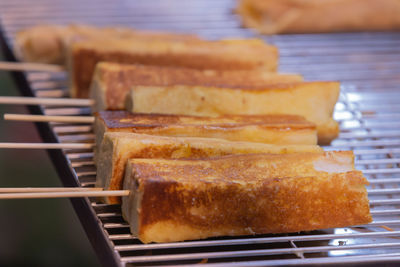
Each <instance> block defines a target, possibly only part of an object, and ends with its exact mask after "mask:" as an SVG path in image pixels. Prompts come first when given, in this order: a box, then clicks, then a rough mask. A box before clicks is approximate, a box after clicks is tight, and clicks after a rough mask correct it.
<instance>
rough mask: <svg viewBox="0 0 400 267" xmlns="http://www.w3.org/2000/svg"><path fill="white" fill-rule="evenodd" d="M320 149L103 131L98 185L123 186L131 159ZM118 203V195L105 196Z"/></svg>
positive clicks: (98, 163)
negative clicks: (126, 167)
mask: <svg viewBox="0 0 400 267" xmlns="http://www.w3.org/2000/svg"><path fill="white" fill-rule="evenodd" d="M316 151H322V149H321V148H320V147H318V146H311V145H310V146H307V145H285V146H278V145H269V144H261V143H250V142H232V141H226V140H221V139H214V138H196V137H165V136H153V135H145V134H135V133H106V134H105V135H104V139H103V143H102V145H101V147H100V149H98V150H97V152H98V155H96V160H97V179H96V183H97V186H99V187H103V188H105V189H110V190H118V189H121V188H122V182H123V176H124V172H125V165H126V162H127V161H128V160H129V159H134V158H204V157H212V156H221V155H230V154H249V153H278V154H282V153H295V152H316ZM108 200H109V202H110V203H118V202H119V198H118V197H113V198H109V199H108Z"/></svg>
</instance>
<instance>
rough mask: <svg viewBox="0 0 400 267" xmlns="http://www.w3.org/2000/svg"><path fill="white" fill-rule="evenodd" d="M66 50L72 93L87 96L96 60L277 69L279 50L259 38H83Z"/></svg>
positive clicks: (194, 67) (176, 65)
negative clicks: (216, 39)
mask: <svg viewBox="0 0 400 267" xmlns="http://www.w3.org/2000/svg"><path fill="white" fill-rule="evenodd" d="M69 48H70V49H68V50H69V56H68V60H69V64H68V66H69V70H70V79H71V90H72V91H71V95H72V96H73V97H84V98H87V97H88V96H89V93H88V91H89V87H90V82H91V80H92V77H93V73H94V70H95V66H96V64H97V63H98V62H101V61H108V62H116V63H127V64H144V65H157V66H175V67H186V68H193V69H201V70H206V69H214V70H254V69H262V70H265V71H274V70H276V67H277V64H278V50H277V48H276V47H275V46H272V45H267V44H266V43H264V42H263V41H261V40H257V39H248V40H221V41H203V40H185V41H182V40H157V39H155V40H152V41H151V42H150V41H149V40H143V39H138V38H131V39H128V38H125V39H118V40H117V39H103V40H102V41H101V42H99V41H98V40H86V41H81V42H75V43H73V44H72V45H71V46H70V47H69Z"/></svg>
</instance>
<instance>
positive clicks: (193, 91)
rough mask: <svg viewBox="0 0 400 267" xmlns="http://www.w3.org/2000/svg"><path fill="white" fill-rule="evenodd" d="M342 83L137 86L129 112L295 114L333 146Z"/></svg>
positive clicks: (322, 140) (130, 97)
mask: <svg viewBox="0 0 400 267" xmlns="http://www.w3.org/2000/svg"><path fill="white" fill-rule="evenodd" d="M339 92H340V84H339V83H338V82H303V83H291V84H277V85H271V86H266V87H259V88H251V89H249V88H223V87H219V88H217V87H207V86H179V85H178V86H134V87H133V88H132V90H131V92H130V94H129V96H128V97H127V101H126V108H127V110H128V111H131V112H138V113H163V114H182V115H194V116H196V115H197V116H219V115H223V114H246V115H256V114H258V115H260V114H295V115H300V116H303V117H305V118H306V120H308V121H310V122H313V123H315V124H316V125H317V131H318V142H319V143H320V144H329V143H330V141H332V140H333V139H334V138H335V137H337V135H338V132H339V127H338V124H337V122H336V121H335V120H333V118H332V115H333V110H334V107H335V104H336V101H337V99H338V97H339Z"/></svg>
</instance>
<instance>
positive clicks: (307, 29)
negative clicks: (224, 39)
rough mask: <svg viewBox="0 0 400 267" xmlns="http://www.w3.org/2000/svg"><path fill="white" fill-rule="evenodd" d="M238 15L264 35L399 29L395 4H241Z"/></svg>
mask: <svg viewBox="0 0 400 267" xmlns="http://www.w3.org/2000/svg"><path fill="white" fill-rule="evenodd" d="M237 12H238V13H239V14H241V15H242V20H243V24H244V25H245V26H247V27H252V28H255V29H257V30H258V31H259V32H260V33H264V34H277V33H315V32H338V31H382V30H396V29H400V16H399V14H400V2H399V1H398V0H346V1H342V0H328V1H320V0H263V1H259V0H240V1H239V5H238V8H237ZM316 21H317V22H318V23H316Z"/></svg>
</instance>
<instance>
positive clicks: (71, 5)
mask: <svg viewBox="0 0 400 267" xmlns="http://www.w3.org/2000/svg"><path fill="white" fill-rule="evenodd" d="M233 6H234V1H231V0H220V1H211V0H206V1H196V0H188V1H176V0H175V1H172V0H169V1H167V0H164V1H163V0H157V1H145V0H141V1H123V0H119V1H112V2H109V1H105V0H102V1H95V0H79V1H78V0H72V1H63V0H56V1H51V0H37V1H35V4H34V5H33V6H32V2H31V1H29V0H13V1H10V0H9V1H6V0H4V1H1V2H0V16H1V23H2V26H3V28H4V35H5V38H6V40H7V42H8V44H9V45H12V42H13V39H12V37H13V36H14V34H15V33H16V31H18V30H19V29H21V28H24V27H27V26H30V25H32V24H37V23H43V22H45V23H58V24H65V23H90V24H96V25H117V24H118V25H128V26H133V27H137V28H142V29H162V30H169V31H180V32H190V33H196V34H199V35H201V36H203V37H205V38H210V39H213V38H221V37H250V36H254V34H253V33H252V32H251V30H248V29H243V28H240V27H239V26H240V22H239V18H237V16H236V15H234V14H233V13H232V8H233ZM263 38H265V39H266V40H267V41H269V42H271V43H274V44H276V45H278V47H279V48H280V54H281V65H280V70H281V71H283V72H299V73H302V74H303V75H304V76H305V77H306V79H308V80H339V81H341V82H342V85H343V86H342V93H341V97H340V102H339V103H338V104H337V106H336V111H335V118H336V119H337V120H338V121H340V125H341V134H340V137H339V138H338V139H337V140H335V141H334V142H333V144H332V146H330V147H327V148H326V149H352V150H354V151H355V154H356V165H357V168H358V169H360V170H363V172H364V173H365V175H366V176H367V178H368V179H369V181H370V186H369V189H368V190H369V198H370V204H371V210H372V214H373V217H374V221H373V223H371V224H369V225H362V226H358V227H348V228H338V229H327V230H321V231H313V232H307V233H299V234H290V235H265V236H254V237H253V236H247V237H240V238H215V239H209V240H202V241H191V242H180V243H168V244H146V245H144V244H141V243H140V241H138V240H137V239H136V238H135V237H133V236H132V235H131V234H130V233H129V229H128V225H127V224H126V222H124V221H123V219H122V217H121V211H120V207H119V206H115V205H105V204H101V203H96V202H95V201H94V200H87V199H86V200H85V201H86V202H87V203H88V204H90V205H87V206H85V205H84V204H85V203H78V204H76V203H75V204H76V205H75V208H76V209H77V211H79V210H80V212H81V214H93V216H95V218H97V220H98V221H94V223H93V224H92V225H90V227H89V226H88V225H86V231H87V232H88V235H89V237H91V240H92V243H93V245H94V246H95V248H96V250H97V252H98V254H99V256H100V257H102V253H105V254H107V255H108V256H109V257H108V261H107V263H108V264H113V265H116V266H124V265H158V264H167V265H173V264H195V263H199V262H202V263H207V264H208V265H210V266H220V265H229V266H242V265H246V266H263V265H271V266H280V265H292V264H303V265H312V264H325V263H331V264H338V263H347V264H350V263H351V264H353V263H378V262H386V263H390V262H399V261H400V252H399V251H400V187H399V185H400V105H399V104H400V91H399V90H400V33H391V32H387V33H342V34H318V35H312V34H307V35H282V36H269V37H263ZM26 78H27V79H28V81H29V85H30V87H31V88H32V90H33V92H34V94H35V95H37V96H46V97H60V96H66V95H67V91H66V86H67V82H66V75H65V74H60V75H50V74H48V73H26ZM42 111H43V112H44V113H46V114H49V115H82V114H90V110H88V109H78V108H70V107H63V108H59V107H58V108H51V107H44V108H43V110H42ZM50 127H51V129H52V131H53V133H55V137H56V138H57V139H58V140H59V141H60V142H65V143H73V142H93V138H94V136H93V133H92V126H91V125H81V124H79V125H73V124H60V123H51V124H50ZM63 153H64V154H63V155H62V156H63V157H65V158H66V160H67V161H66V163H65V164H67V165H68V166H67V167H71V168H70V171H71V172H72V173H73V174H74V176H71V177H73V179H75V180H74V182H75V184H79V185H81V186H93V184H94V181H95V174H96V170H95V167H94V166H93V159H92V157H93V153H92V151H89V150H65V151H63ZM67 169H68V168H67ZM63 170H64V171H65V166H64V169H63ZM64 176H65V174H64ZM61 178H63V176H62V177H61ZM64 183H65V181H64ZM67 183H68V182H67ZM69 184H74V183H73V182H69ZM89 201H90V202H89ZM78 213H79V212H78ZM83 223H84V222H83ZM84 224H85V223H84ZM96 229H97V230H99V231H98V232H97V236H96V235H93V231H95V230H96ZM99 233H100V235H99ZM102 238H103V239H102ZM99 247H101V248H99Z"/></svg>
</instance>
